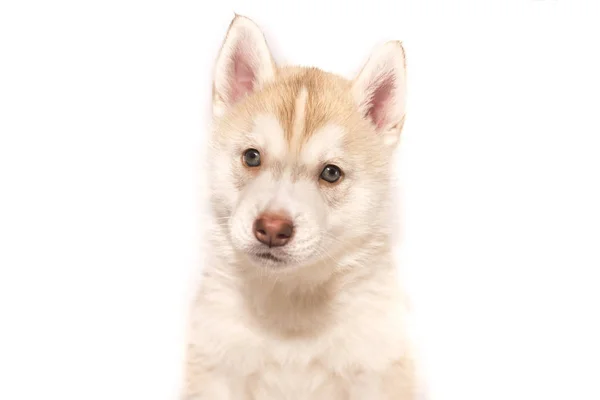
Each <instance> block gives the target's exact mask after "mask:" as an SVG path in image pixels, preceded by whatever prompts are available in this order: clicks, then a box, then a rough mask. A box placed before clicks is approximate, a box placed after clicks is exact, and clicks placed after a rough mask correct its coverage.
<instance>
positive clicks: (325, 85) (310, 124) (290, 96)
mask: <svg viewBox="0 0 600 400" xmlns="http://www.w3.org/2000/svg"><path fill="white" fill-rule="evenodd" d="M303 90H304V91H306V94H305V95H304V96H305V97H304V98H305V103H304V104H298V100H300V101H303V100H304V98H300V99H299V97H301V96H302V91H303ZM233 111H234V112H233V113H232V115H234V117H233V118H235V120H236V126H239V124H243V125H247V124H249V123H250V121H252V120H253V118H254V117H255V116H256V115H260V114H265V113H268V114H272V115H275V116H276V117H277V119H278V120H279V122H280V124H281V127H282V128H283V131H284V133H285V137H286V139H287V140H288V142H290V143H291V142H292V140H293V137H294V136H296V135H299V136H300V140H298V141H297V143H298V144H299V145H300V144H302V143H305V142H306V140H308V139H309V138H310V137H311V135H313V134H314V133H315V132H316V131H318V130H319V128H322V127H323V126H325V125H326V124H336V125H339V126H342V127H347V128H348V131H351V130H352V128H353V127H356V126H360V125H362V124H364V122H363V121H362V120H361V118H360V115H359V114H358V110H357V108H356V104H355V102H354V100H353V98H352V93H351V81H349V80H347V79H344V78H343V77H340V76H337V75H335V74H332V73H328V72H325V71H322V70H319V69H317V68H304V67H285V68H280V69H279V70H278V71H277V76H276V79H275V80H273V81H272V82H270V83H268V84H267V85H265V87H263V88H261V89H260V90H258V91H256V92H255V93H252V94H250V95H249V97H248V98H247V99H246V101H242V102H240V103H239V104H238V105H236V106H235V109H234V110H233ZM298 112H300V113H304V115H303V116H300V115H297V113H298ZM236 117H237V118H236ZM299 119H300V120H301V121H302V123H301V124H298V120H299ZM229 123H231V121H230V122H229ZM298 127H300V129H301V132H296V131H297V130H298ZM294 142H295V140H294Z"/></svg>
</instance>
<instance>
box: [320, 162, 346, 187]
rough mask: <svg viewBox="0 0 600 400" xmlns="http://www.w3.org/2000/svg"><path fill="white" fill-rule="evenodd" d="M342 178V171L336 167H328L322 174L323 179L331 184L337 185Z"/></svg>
mask: <svg viewBox="0 0 600 400" xmlns="http://www.w3.org/2000/svg"><path fill="white" fill-rule="evenodd" d="M341 177H342V170H341V169H340V168H339V167H337V166H335V165H331V164H329V165H326V166H325V168H323V172H321V179H323V180H324V181H326V182H329V183H335V182H337V181H339V180H340V178H341Z"/></svg>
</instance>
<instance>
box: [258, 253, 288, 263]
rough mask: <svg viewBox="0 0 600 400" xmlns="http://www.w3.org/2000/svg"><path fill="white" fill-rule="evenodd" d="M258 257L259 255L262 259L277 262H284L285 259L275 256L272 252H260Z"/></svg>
mask: <svg viewBox="0 0 600 400" xmlns="http://www.w3.org/2000/svg"><path fill="white" fill-rule="evenodd" d="M256 257H258V258H260V259H263V260H268V261H272V262H276V263H281V262H283V260H281V259H280V258H277V257H275V256H274V255H273V254H271V253H259V254H256Z"/></svg>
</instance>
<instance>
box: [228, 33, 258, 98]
mask: <svg viewBox="0 0 600 400" xmlns="http://www.w3.org/2000/svg"><path fill="white" fill-rule="evenodd" d="M243 45H244V43H240V44H239V45H238V46H237V47H236V48H235V50H234V51H233V54H232V56H231V67H230V68H231V69H230V74H229V101H230V102H231V103H232V104H233V103H235V102H236V101H238V100H239V99H241V98H242V97H243V96H244V95H246V94H247V93H249V92H251V91H252V89H253V88H254V83H255V79H256V75H255V73H254V69H253V67H252V57H251V55H250V54H248V53H247V52H245V51H244V50H243V49H242V48H243V47H244V46H243Z"/></svg>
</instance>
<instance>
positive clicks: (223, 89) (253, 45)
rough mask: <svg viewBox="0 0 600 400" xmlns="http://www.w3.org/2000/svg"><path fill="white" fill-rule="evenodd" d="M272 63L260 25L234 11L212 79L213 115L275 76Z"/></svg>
mask: <svg viewBox="0 0 600 400" xmlns="http://www.w3.org/2000/svg"><path fill="white" fill-rule="evenodd" d="M275 71H276V68H275V63H274V62H273V58H272V57H271V52H270V51H269V48H268V47H267V43H266V41H265V37H264V35H263V33H262V32H261V30H260V28H259V27H258V26H257V25H256V24H255V23H254V22H253V21H252V20H250V19H249V18H246V17H243V16H240V15H236V16H235V18H234V19H233V21H232V22H231V25H230V26H229V31H228V32H227V36H226V37H225V42H224V43H223V47H222V48H221V51H220V53H219V57H218V59H217V64H216V67H215V76H214V82H213V115H214V116H221V115H223V114H224V113H225V112H226V111H227V109H228V108H229V107H231V106H232V105H233V104H235V103H236V102H238V101H239V100H240V99H242V98H243V97H244V96H246V95H248V94H249V93H251V92H252V91H254V90H256V89H257V88H258V87H260V86H261V85H263V84H264V83H265V82H267V81H269V80H271V79H272V78H273V77H274V76H275Z"/></svg>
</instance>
